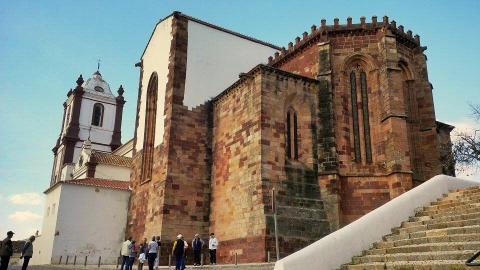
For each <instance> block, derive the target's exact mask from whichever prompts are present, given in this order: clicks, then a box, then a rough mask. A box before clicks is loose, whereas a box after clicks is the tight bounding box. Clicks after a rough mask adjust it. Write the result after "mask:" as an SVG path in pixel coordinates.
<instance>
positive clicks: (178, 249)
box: [172, 234, 185, 270]
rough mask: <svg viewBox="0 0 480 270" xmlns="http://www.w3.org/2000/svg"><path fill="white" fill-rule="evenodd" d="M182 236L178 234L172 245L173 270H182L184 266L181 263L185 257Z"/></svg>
mask: <svg viewBox="0 0 480 270" xmlns="http://www.w3.org/2000/svg"><path fill="white" fill-rule="evenodd" d="M182 238H183V236H182V235H181V234H179V235H178V236H177V240H176V241H175V242H174V243H173V250H172V253H173V256H175V270H183V269H184V268H185V264H184V263H183V259H184V255H185V242H184V241H183V239H182Z"/></svg>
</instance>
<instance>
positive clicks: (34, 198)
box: [8, 192, 42, 205]
mask: <svg viewBox="0 0 480 270" xmlns="http://www.w3.org/2000/svg"><path fill="white" fill-rule="evenodd" d="M8 201H10V203H13V204H21V205H40V204H41V203H42V196H41V195H40V194H39V193H35V192H28V193H19V194H14V195H12V196H9V197H8Z"/></svg>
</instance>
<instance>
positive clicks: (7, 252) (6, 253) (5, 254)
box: [0, 231, 14, 270]
mask: <svg viewBox="0 0 480 270" xmlns="http://www.w3.org/2000/svg"><path fill="white" fill-rule="evenodd" d="M13 235H14V233H13V232H12V231H9V232H7V238H5V239H3V241H2V246H1V248H0V257H1V258H2V262H1V263H0V270H7V269H8V263H9V262H10V257H11V256H12V255H13V243H12V237H13Z"/></svg>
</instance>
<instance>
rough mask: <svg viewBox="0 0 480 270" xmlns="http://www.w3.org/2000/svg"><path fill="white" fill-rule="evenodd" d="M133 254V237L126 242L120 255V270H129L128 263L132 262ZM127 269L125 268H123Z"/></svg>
mask: <svg viewBox="0 0 480 270" xmlns="http://www.w3.org/2000/svg"><path fill="white" fill-rule="evenodd" d="M131 253H132V237H129V238H128V239H127V240H125V242H123V243H122V250H121V251H120V254H121V255H122V267H120V270H126V269H128V262H129V261H130V254H131ZM124 266H125V267H126V268H123V267H124Z"/></svg>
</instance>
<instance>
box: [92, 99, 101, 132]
mask: <svg viewBox="0 0 480 270" xmlns="http://www.w3.org/2000/svg"><path fill="white" fill-rule="evenodd" d="M102 124H103V105H102V104H100V103H95V105H93V113H92V125H94V126H97V127H101V126H102Z"/></svg>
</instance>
